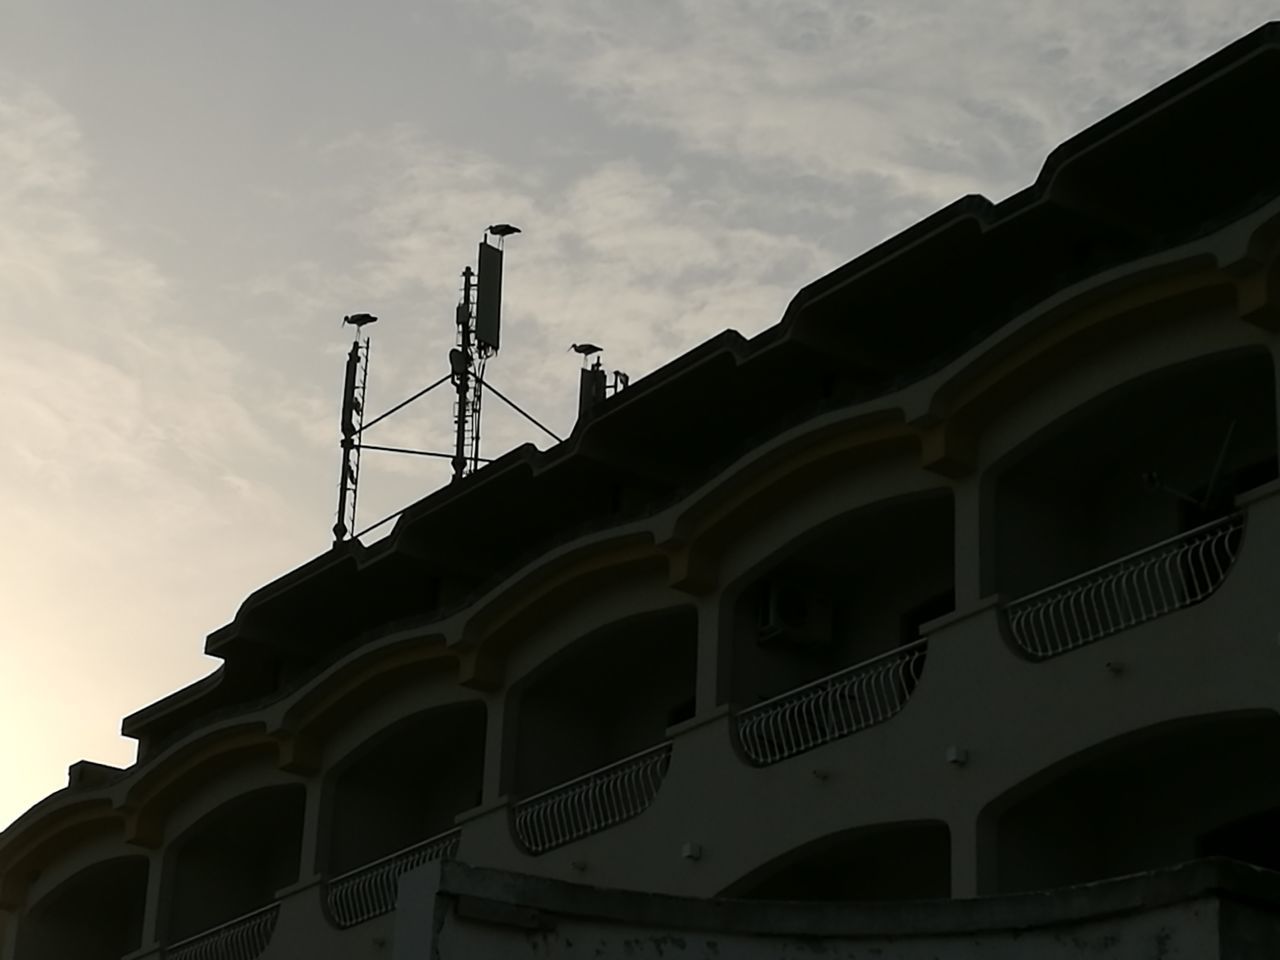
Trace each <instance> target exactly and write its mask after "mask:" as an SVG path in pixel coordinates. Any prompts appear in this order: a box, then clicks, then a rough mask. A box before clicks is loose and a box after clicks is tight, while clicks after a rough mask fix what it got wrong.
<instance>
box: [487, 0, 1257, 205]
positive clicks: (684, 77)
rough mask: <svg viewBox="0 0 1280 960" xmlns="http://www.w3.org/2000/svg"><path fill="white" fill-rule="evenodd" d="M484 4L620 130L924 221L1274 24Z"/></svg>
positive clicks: (814, 1)
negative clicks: (859, 196) (907, 211)
mask: <svg viewBox="0 0 1280 960" xmlns="http://www.w3.org/2000/svg"><path fill="white" fill-rule="evenodd" d="M490 3H491V6H492V7H496V8H498V9H499V10H500V11H501V14H502V16H503V17H504V18H514V19H516V20H518V21H519V22H521V23H522V24H523V25H524V27H525V32H524V35H523V42H522V43H521V45H520V47H519V48H518V49H517V51H516V52H515V55H514V63H515V65H516V69H517V70H519V71H521V72H523V73H524V74H526V75H533V76H539V77H551V78H555V79H557V80H559V81H560V82H562V83H563V84H564V85H565V86H566V87H568V88H569V89H571V90H572V91H574V92H575V93H576V94H577V95H578V96H580V97H582V98H584V99H585V100H586V101H588V102H589V103H591V104H593V105H594V106H595V107H596V108H597V109H598V110H599V111H600V112H601V114H602V115H604V116H607V117H609V118H611V119H612V120H614V121H615V122H616V123H619V124H628V125H640V126H646V127H650V128H653V129H658V130H662V131H664V132H666V133H669V134H671V135H673V136H675V137H676V138H677V141H678V142H679V143H680V144H681V146H682V147H683V148H684V149H687V150H690V151H695V152H699V153H703V154H707V155H710V156H714V157H716V158H718V159H720V160H722V161H724V162H727V163H732V164H734V165H738V164H748V165H756V166H759V167H761V168H763V169H767V170H770V171H774V172H776V173H792V174H799V175H805V176H811V177H816V178H819V179H821V180H823V181H826V182H828V183H829V184H832V185H836V186H837V187H848V188H851V189H852V190H853V191H856V192H859V193H864V194H865V193H867V192H872V193H878V194H881V195H882V196H883V198H884V200H883V201H880V202H886V201H887V202H897V203H899V204H910V205H911V206H912V213H913V214H915V213H917V212H918V211H919V203H920V201H924V202H927V203H929V204H932V205H934V206H937V205H941V204H943V203H945V202H947V201H949V200H952V199H954V198H955V197H956V196H959V195H961V194H963V193H965V192H970V191H982V192H986V193H989V194H992V195H1003V194H1005V193H1008V192H1010V191H1012V190H1014V189H1017V188H1018V187H1020V186H1022V185H1023V184H1024V183H1025V182H1026V181H1028V180H1029V179H1030V178H1031V175H1032V174H1033V173H1034V170H1035V167H1036V166H1038V164H1039V161H1040V159H1041V158H1042V157H1043V155H1044V154H1045V153H1047V152H1048V151H1049V150H1050V149H1052V147H1054V146H1055V145H1056V144H1057V143H1058V142H1060V141H1061V140H1062V139H1064V138H1065V137H1067V136H1069V135H1070V134H1072V133H1074V132H1076V131H1077V130H1078V129H1079V128H1080V127H1082V126H1084V125H1086V124H1088V123H1089V122H1092V121H1093V120H1096V119H1098V118H1100V117H1101V116H1103V115H1105V114H1106V113H1108V112H1110V111H1111V110H1112V109H1114V108H1115V107H1116V106H1118V105H1119V104H1120V103H1123V102H1124V101H1126V100H1128V99H1131V98H1133V97H1135V96H1137V95H1139V94H1141V93H1144V92H1145V91H1146V90H1147V89H1149V88H1150V87H1151V86H1153V85H1155V84H1156V83H1158V82H1160V81H1162V80H1164V79H1167V78H1168V77H1169V76H1171V75H1173V74H1174V73H1176V72H1178V71H1179V70H1181V69H1184V68H1186V67H1188V66H1190V65H1191V64H1193V63H1194V62H1196V61H1197V60H1199V59H1201V58H1202V57H1203V56H1205V55H1207V54H1208V53H1210V52H1212V51H1213V50H1214V49H1216V48H1217V47H1219V46H1222V45H1224V44H1226V43H1227V42H1229V41H1230V40H1233V39H1235V38H1236V37H1238V36H1239V35H1241V34H1242V33H1244V32H1246V31H1247V30H1249V29H1252V28H1253V27H1255V26H1257V25H1258V24H1259V23H1261V22H1262V21H1263V20H1264V19H1265V18H1266V17H1267V16H1268V15H1271V14H1274V5H1273V4H1268V3H1261V2H1243V3H1234V2H1230V3H1229V2H1225V0H1219V2H1216V3H1204V2H1197V3H1193V2H1190V0H1187V2H1181V3H1167V2H1164V0H1160V2H1156V0H1137V2H1133V3H1126V4H1114V3H1108V2H1103V0H1082V2H1080V3H1075V4H1070V5H1063V4H1052V3H1048V2H1045V0H1039V2H1037V0H1032V2H1027V0H1016V2H1015V0H983V2H977V0H967V2H959V3H947V4H942V3H936V2H935V3H916V4H885V3H870V2H845V0H666V2H662V3H658V4H646V5H644V6H643V7H624V6H619V5H616V4H613V5H601V4H596V3H591V2H588V0H546V2H543V3H538V4H521V3H513V2H511V0H490ZM841 192H846V191H845V190H843V189H842V191H841Z"/></svg>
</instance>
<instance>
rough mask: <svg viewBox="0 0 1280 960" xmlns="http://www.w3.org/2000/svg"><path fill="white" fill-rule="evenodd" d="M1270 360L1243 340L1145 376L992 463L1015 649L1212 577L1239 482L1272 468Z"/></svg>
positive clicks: (1121, 619) (1221, 566)
mask: <svg viewBox="0 0 1280 960" xmlns="http://www.w3.org/2000/svg"><path fill="white" fill-rule="evenodd" d="M1273 370H1274V364H1273V362H1272V360H1271V357H1270V355H1269V354H1268V353H1267V352H1265V351H1262V350H1257V351H1238V352H1232V353H1230V354H1227V355H1220V356H1217V357H1211V358H1207V359H1205V360H1201V361H1196V362H1193V363H1187V364H1181V365H1179V366H1177V367H1174V368H1171V369H1169V370H1165V371H1162V372H1160V373H1158V374H1153V375H1150V376H1147V377H1143V378H1141V379H1140V380H1137V381H1135V382H1133V383H1131V384H1128V385H1126V386H1124V387H1121V388H1117V389H1115V390H1112V391H1110V392H1108V393H1106V394H1105V395H1103V396H1101V397H1099V398H1098V399H1097V400H1096V401H1095V402H1093V403H1091V404H1088V405H1086V406H1084V407H1082V408H1081V409H1079V410H1077V411H1075V412H1074V413H1073V414H1072V415H1070V416H1068V417H1064V418H1063V419H1062V420H1061V421H1059V422H1057V423H1055V424H1053V425H1052V426H1050V427H1048V428H1046V429H1045V430H1044V431H1042V433H1041V434H1039V435H1038V436H1036V437H1035V438H1034V439H1032V440H1031V441H1029V442H1028V443H1027V444H1026V445H1024V448H1023V449H1021V450H1019V451H1018V452H1016V453H1015V454H1013V455H1012V457H1011V458H1009V459H1008V460H1007V461H1006V462H1005V463H1004V464H1002V465H1001V466H1000V467H998V468H997V470H996V471H993V473H992V475H991V478H990V479H989V481H988V491H989V502H990V504H991V508H992V509H991V511H990V513H989V516H990V517H991V527H990V528H989V535H988V546H989V547H990V551H989V552H990V558H989V562H988V564H987V566H986V569H985V571H984V579H985V580H986V581H987V582H986V586H987V588H988V592H998V593H1000V594H1002V595H1003V596H1004V597H1006V598H1008V600H1009V605H1008V608H1007V610H1008V613H1009V617H1010V623H1011V626H1012V627H1013V633H1014V637H1015V639H1016V640H1017V641H1018V643H1019V645H1020V646H1022V647H1023V649H1024V650H1026V651H1027V652H1028V653H1030V654H1031V655H1033V656H1035V657H1045V656H1051V655H1054V654H1057V653H1062V652H1065V651H1066V650H1069V649H1071V648H1073V647H1076V646H1080V645H1082V644H1084V643H1089V642H1092V641H1093V640H1097V639H1101V638H1102V637H1104V636H1107V635H1109V634H1111V633H1115V632H1118V631H1119V630H1122V629H1126V628H1127V627H1130V626H1134V625H1136V624H1138V623H1141V622H1144V621H1145V620H1149V619H1153V618H1154V617H1157V616H1161V615H1163V614H1165V613H1169V612H1172V611H1174V610H1177V609H1180V608H1182V607H1185V606H1189V605H1191V604H1193V603H1196V602H1199V601H1200V600H1203V599H1205V598H1206V597H1207V596H1209V595H1210V594H1211V593H1212V592H1213V591H1214V590H1216V589H1217V587H1218V586H1219V585H1220V584H1221V583H1222V581H1223V580H1224V579H1225V577H1226V575H1227V572H1228V571H1229V569H1230V567H1231V565H1232V563H1233V561H1234V559H1235V556H1236V552H1237V549H1238V546H1239V543H1240V538H1241V526H1242V519H1241V518H1240V517H1239V516H1238V515H1236V514H1234V512H1233V511H1234V498H1235V496H1236V495H1237V494H1239V493H1242V492H1244V491H1245V490H1248V489H1251V488H1253V487H1256V486H1258V485H1259V484H1262V483H1265V482H1267V481H1269V480H1272V479H1274V478H1275V477H1276V475H1277V460H1276V447H1277V444H1276V400H1275V384H1274V373H1273Z"/></svg>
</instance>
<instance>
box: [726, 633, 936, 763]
mask: <svg viewBox="0 0 1280 960" xmlns="http://www.w3.org/2000/svg"><path fill="white" fill-rule="evenodd" d="M926 643H927V641H925V640H917V641H916V642H914V643H909V644H907V645H905V646H902V647H898V648H897V649H896V650H891V651H889V652H888V653H884V654H881V655H880V656H878V657H872V658H871V659H870V660H864V661H862V662H861V663H856V664H854V665H853V666H851V667H847V668H845V669H844V670H840V671H838V672H836V673H832V674H829V675H827V676H825V677H822V678H821V679H820V680H814V681H813V682H812V683H806V684H805V685H804V686H802V687H796V688H795V689H793V690H788V691H787V692H786V693H782V694H779V695H778V696H776V697H772V698H770V699H769V700H765V701H764V702H762V703H757V704H755V705H754V706H751V707H747V708H746V709H745V710H741V711H739V712H738V713H737V714H736V716H735V717H734V730H735V732H736V735H737V738H738V744H739V745H740V746H741V748H742V752H743V754H745V755H746V757H747V759H748V760H750V761H751V763H752V764H754V765H755V766H758V767H764V766H768V765H769V764H771V763H777V762H778V761H779V760H785V759H786V758H787V757H793V756H795V755H796V754H798V753H804V752H805V751H806V750H812V749H813V748H814V747H818V746H821V745H822V744H824V743H830V742H831V741H832V740H839V739H840V738H841V737H847V736H849V734H851V733H856V732H857V731H859V730H863V729H865V728H867V727H870V726H873V725H875V724H877V723H883V722H884V721H885V720H888V719H889V718H890V717H892V716H893V715H894V714H895V713H897V712H898V711H899V710H901V709H902V708H903V707H904V706H906V703H907V701H908V700H909V699H910V698H911V692H912V690H914V689H915V686H916V683H917V682H919V680H920V677H921V675H923V673H924V661H925V652H926Z"/></svg>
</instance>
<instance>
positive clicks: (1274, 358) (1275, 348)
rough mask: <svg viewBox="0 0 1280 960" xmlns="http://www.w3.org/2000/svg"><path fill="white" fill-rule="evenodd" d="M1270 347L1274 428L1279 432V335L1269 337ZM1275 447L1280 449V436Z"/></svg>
mask: <svg viewBox="0 0 1280 960" xmlns="http://www.w3.org/2000/svg"><path fill="white" fill-rule="evenodd" d="M1269 344H1270V347H1271V377H1272V382H1273V383H1274V393H1275V401H1276V430H1277V433H1280V337H1277V336H1272V337H1270V338H1269ZM1277 449H1280V436H1278V437H1277Z"/></svg>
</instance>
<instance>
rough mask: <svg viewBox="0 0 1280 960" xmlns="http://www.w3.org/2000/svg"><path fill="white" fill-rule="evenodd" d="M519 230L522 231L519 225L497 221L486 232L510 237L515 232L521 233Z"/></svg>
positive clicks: (496, 235)
mask: <svg viewBox="0 0 1280 960" xmlns="http://www.w3.org/2000/svg"><path fill="white" fill-rule="evenodd" d="M519 232H520V228H519V227H513V226H512V225H511V224H509V223H495V224H494V225H493V226H491V227H490V228H489V229H488V230H486V231H485V233H491V234H493V235H494V236H495V237H509V236H511V235H512V234H513V233H519Z"/></svg>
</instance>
